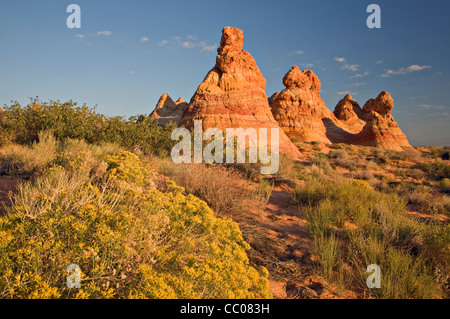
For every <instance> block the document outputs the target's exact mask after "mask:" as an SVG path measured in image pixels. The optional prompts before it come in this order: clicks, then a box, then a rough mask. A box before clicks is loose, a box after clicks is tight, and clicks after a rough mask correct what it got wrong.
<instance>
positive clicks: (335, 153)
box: [328, 149, 348, 159]
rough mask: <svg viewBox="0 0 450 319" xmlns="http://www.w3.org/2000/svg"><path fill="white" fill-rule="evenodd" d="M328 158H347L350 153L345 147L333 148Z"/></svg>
mask: <svg viewBox="0 0 450 319" xmlns="http://www.w3.org/2000/svg"><path fill="white" fill-rule="evenodd" d="M328 158H340V159H346V158H348V153H347V151H346V150H344V149H338V150H331V151H330V152H329V153H328Z"/></svg>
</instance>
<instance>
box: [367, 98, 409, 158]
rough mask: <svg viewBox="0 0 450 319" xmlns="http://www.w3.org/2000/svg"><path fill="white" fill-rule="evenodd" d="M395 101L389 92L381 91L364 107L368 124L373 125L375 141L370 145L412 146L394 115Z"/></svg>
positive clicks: (388, 146) (385, 146)
mask: <svg viewBox="0 0 450 319" xmlns="http://www.w3.org/2000/svg"><path fill="white" fill-rule="evenodd" d="M393 107H394V101H393V99H392V97H391V95H390V94H389V93H388V92H385V91H383V92H381V93H380V94H378V96H377V97H376V99H370V100H368V101H367V102H366V103H365V104H364V106H363V109H362V112H363V118H364V119H365V120H366V122H367V124H366V126H367V125H370V126H372V127H373V129H372V132H373V134H374V135H375V137H374V141H370V142H369V145H372V146H382V147H384V148H386V149H397V150H401V149H402V147H411V145H410V144H409V142H408V139H407V138H406V136H405V134H404V133H403V132H402V130H401V129H400V128H399V127H398V124H397V122H396V121H395V120H394V118H393V117H392V114H391V111H392V108H393Z"/></svg>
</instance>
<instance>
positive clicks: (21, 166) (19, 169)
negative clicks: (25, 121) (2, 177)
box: [0, 131, 58, 175]
mask: <svg viewBox="0 0 450 319" xmlns="http://www.w3.org/2000/svg"><path fill="white" fill-rule="evenodd" d="M38 136H39V142H33V144H32V145H31V146H25V145H18V144H10V145H7V146H5V147H3V148H1V149H0V163H1V168H0V173H1V174H10V175H18V174H24V173H32V172H42V171H44V169H45V168H46V167H48V165H49V164H51V162H52V161H53V160H55V158H56V155H57V149H58V142H57V141H56V139H55V137H54V136H53V133H51V132H48V131H45V132H40V133H39V135H38Z"/></svg>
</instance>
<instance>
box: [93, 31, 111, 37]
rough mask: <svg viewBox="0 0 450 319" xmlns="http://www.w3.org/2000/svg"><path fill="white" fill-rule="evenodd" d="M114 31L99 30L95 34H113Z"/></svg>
mask: <svg viewBox="0 0 450 319" xmlns="http://www.w3.org/2000/svg"><path fill="white" fill-rule="evenodd" d="M111 34H112V32H111V31H98V32H97V33H96V34H95V35H106V36H108V35H111Z"/></svg>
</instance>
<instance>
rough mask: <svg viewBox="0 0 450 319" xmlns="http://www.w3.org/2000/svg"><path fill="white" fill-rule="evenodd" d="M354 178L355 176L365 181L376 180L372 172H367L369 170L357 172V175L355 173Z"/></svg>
mask: <svg viewBox="0 0 450 319" xmlns="http://www.w3.org/2000/svg"><path fill="white" fill-rule="evenodd" d="M353 176H354V178H357V179H364V180H366V181H367V180H371V179H373V178H374V177H373V174H372V172H370V171H367V170H364V171H359V172H355V173H353Z"/></svg>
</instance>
